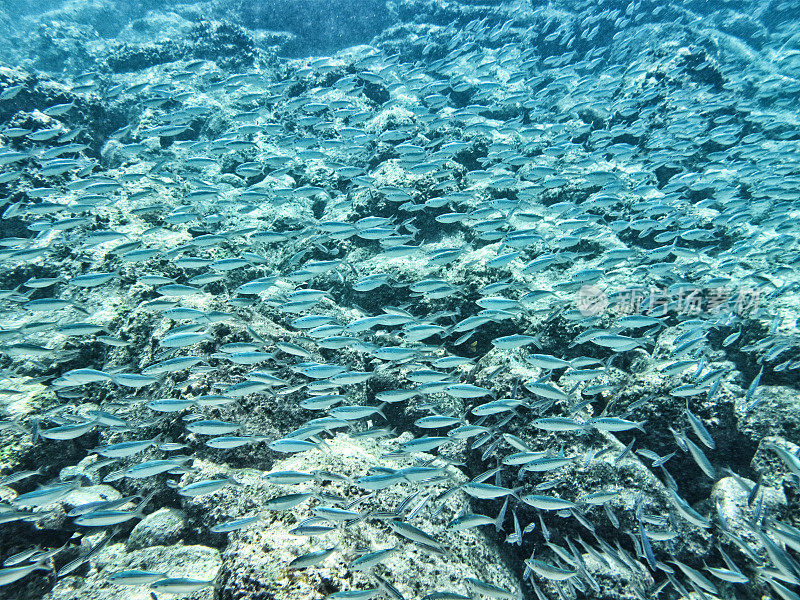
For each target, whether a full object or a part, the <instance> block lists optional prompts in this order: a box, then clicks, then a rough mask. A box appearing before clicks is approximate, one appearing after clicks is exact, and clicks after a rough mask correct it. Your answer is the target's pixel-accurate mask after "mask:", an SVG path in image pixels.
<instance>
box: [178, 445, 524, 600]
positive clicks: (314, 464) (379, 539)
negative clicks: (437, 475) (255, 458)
mask: <svg viewBox="0 0 800 600" xmlns="http://www.w3.org/2000/svg"><path fill="white" fill-rule="evenodd" d="M403 439H409V438H408V437H407V436H406V437H404V438H401V440H399V441H402V440H403ZM363 442H365V443H362V442H359V443H358V444H356V443H354V441H353V440H352V439H351V438H350V437H349V436H347V435H338V436H336V437H334V438H333V439H330V440H328V441H326V447H325V448H324V449H321V450H311V451H309V452H306V453H302V454H296V455H293V456H290V457H288V458H285V459H282V460H278V461H276V462H274V463H273V464H272V466H271V469H270V471H269V472H276V471H299V472H310V471H317V472H319V473H320V476H321V479H320V484H314V483H313V482H310V483H309V484H305V485H301V486H285V485H274V484H270V483H267V482H265V481H264V480H263V479H262V475H261V473H259V472H256V471H250V470H247V471H240V472H236V471H231V472H230V473H229V474H230V475H231V476H232V477H233V478H234V479H236V480H237V481H238V482H239V483H240V484H241V486H228V487H225V488H224V489H222V490H220V491H218V492H215V493H213V494H211V495H208V496H202V497H198V498H190V499H187V500H186V501H185V505H186V510H187V512H188V513H189V514H190V515H194V516H195V517H197V518H201V519H202V520H203V523H204V527H213V526H214V525H219V524H221V523H225V522H229V521H231V520H234V519H239V518H243V517H246V516H259V517H260V519H259V520H258V521H257V522H256V523H254V524H252V525H250V526H248V527H247V528H243V529H240V530H237V531H233V532H231V533H228V534H227V536H228V543H227V545H226V547H225V550H224V553H223V560H224V565H225V566H224V572H223V575H222V578H221V579H222V582H223V583H222V591H221V593H222V595H223V597H231V598H260V597H263V596H265V595H269V596H270V597H274V598H287V599H289V598H298V597H303V598H321V597H323V596H324V595H326V594H328V593H331V592H335V591H339V590H348V589H358V588H361V587H365V586H369V579H368V578H367V577H366V573H362V572H361V571H359V570H357V569H355V568H351V569H348V568H347V567H346V566H345V565H346V564H347V563H348V562H351V561H352V560H355V559H356V558H358V556H359V555H360V554H363V553H364V552H366V551H377V550H380V549H384V548H389V547H395V546H397V547H398V548H403V552H402V553H401V552H398V553H397V556H391V555H389V556H387V557H386V559H385V560H384V561H381V566H379V567H378V571H377V572H379V573H381V574H386V575H387V576H388V574H391V580H392V581H393V583H394V585H396V586H397V587H398V589H399V590H400V592H401V593H403V594H404V595H405V596H406V597H409V596H417V595H424V594H426V593H428V592H430V591H434V590H438V591H454V592H458V593H464V589H465V588H464V585H465V582H464V578H465V577H474V578H478V579H481V580H483V581H487V582H489V583H493V584H494V585H498V586H500V587H503V588H505V589H508V590H514V589H518V587H519V584H518V583H517V578H516V576H515V575H514V574H513V573H512V571H511V570H510V569H509V568H508V567H507V566H506V564H505V559H504V556H503V553H501V552H500V551H499V550H498V549H497V548H496V547H495V546H494V544H493V542H492V540H491V538H490V537H488V536H487V535H485V534H484V533H482V532H481V531H479V530H478V529H470V530H465V531H458V532H449V533H448V532H446V531H445V526H446V525H447V524H448V523H449V522H450V521H452V520H453V519H454V518H455V517H457V516H458V513H459V510H460V507H461V505H462V502H461V500H460V499H459V496H460V495H461V492H456V494H455V495H452V494H450V498H447V499H441V500H435V497H436V496H438V495H440V494H441V493H443V492H445V491H446V490H447V489H448V488H452V487H453V486H457V485H459V484H461V483H463V482H464V477H463V475H462V474H461V473H460V472H459V471H458V470H456V469H453V468H452V467H448V466H446V464H445V463H442V462H441V461H437V460H435V459H433V463H432V464H433V465H437V466H440V468H441V469H442V474H443V476H442V481H441V483H437V484H433V485H430V484H429V485H427V486H425V488H424V489H421V490H419V488H418V487H417V486H416V485H415V484H410V483H404V484H400V486H399V487H397V488H393V489H391V490H384V492H383V493H381V494H380V495H375V496H373V497H372V498H369V499H367V500H365V501H364V502H363V503H361V504H359V506H358V507H357V510H359V511H363V512H364V513H367V514H368V513H372V514H375V515H377V514H380V513H384V512H385V513H389V514H390V513H391V512H392V511H393V510H395V509H396V508H397V505H398V504H399V503H400V502H402V500H403V498H404V497H405V496H407V495H408V494H410V493H414V492H417V491H420V493H419V494H418V495H417V496H416V498H417V500H415V501H414V502H413V503H412V504H411V505H409V507H408V508H407V510H411V509H412V508H414V507H415V505H417V504H420V503H421V501H422V500H423V499H424V498H426V497H427V498H428V499H429V503H428V506H426V507H424V508H422V509H421V512H419V514H418V515H417V516H416V518H415V519H414V521H413V523H414V525H415V526H416V527H419V528H420V529H422V530H424V531H426V532H427V533H429V534H431V535H433V536H435V537H436V539H437V540H438V541H439V543H440V544H441V547H440V548H438V547H437V548H426V547H423V546H418V545H415V544H414V543H413V542H411V541H409V540H407V539H405V538H402V537H400V536H398V535H397V534H396V533H393V532H392V530H391V529H390V528H389V527H388V526H387V525H386V523H385V522H382V520H379V519H375V518H367V519H363V520H357V521H354V520H352V519H351V521H352V522H351V523H350V524H349V525H344V524H342V525H340V526H339V527H337V528H333V529H332V530H330V531H329V532H327V533H325V534H324V535H322V536H321V537H317V536H314V537H305V536H302V535H292V534H291V533H290V531H289V530H291V529H292V528H293V526H295V525H297V524H299V523H300V521H302V520H303V519H305V518H307V517H313V516H314V509H313V508H312V504H316V505H317V506H336V505H340V502H339V501H337V500H336V497H345V498H346V497H347V496H348V495H349V493H350V492H349V490H351V489H352V487H351V486H352V483H349V482H348V478H349V480H350V481H352V480H353V479H356V478H358V477H360V476H362V475H364V474H366V473H367V472H368V471H369V470H370V469H372V468H377V467H379V466H380V467H382V468H390V467H391V468H401V467H403V466H405V465H408V464H414V462H415V461H412V460H410V459H406V460H391V459H383V458H381V454H383V452H384V451H385V447H384V444H383V443H378V442H369V441H363ZM419 458H420V459H421V460H425V458H426V457H425V456H424V455H420V456H419ZM427 458H428V459H432V457H427ZM440 463H441V464H440ZM203 471H204V472H205V473H206V474H207V473H209V471H206V468H204V470H203ZM325 473H331V475H330V477H331V478H330V479H328V476H326V475H325ZM333 474H336V475H333ZM215 477H219V474H217V475H216V476H215ZM313 489H317V490H318V493H320V494H322V496H321V497H320V498H319V500H320V502H312V503H309V502H304V503H303V504H301V505H300V506H298V507H297V508H295V509H293V510H288V511H287V510H270V509H269V500H270V499H272V498H275V497H277V496H280V495H283V494H287V493H300V492H302V491H304V490H313ZM328 498H329V499H328ZM331 502H333V504H331ZM342 508H344V507H342ZM353 508H354V509H355V508H356V507H353ZM388 518H390V517H388V516H387V519H388ZM217 535H219V534H217ZM323 548H335V549H336V550H335V557H333V556H332V557H331V559H330V560H323V561H321V562H320V563H319V564H318V565H317V566H309V567H307V568H304V569H300V570H298V569H293V568H291V567H290V563H291V561H293V560H295V559H297V558H298V557H299V556H301V555H305V554H307V553H309V552H312V551H316V550H321V549H323ZM408 554H410V558H409V557H408Z"/></svg>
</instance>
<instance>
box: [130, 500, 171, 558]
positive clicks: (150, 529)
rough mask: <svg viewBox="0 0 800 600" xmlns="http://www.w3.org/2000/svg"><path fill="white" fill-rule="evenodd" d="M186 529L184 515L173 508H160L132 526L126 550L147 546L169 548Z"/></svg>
mask: <svg viewBox="0 0 800 600" xmlns="http://www.w3.org/2000/svg"><path fill="white" fill-rule="evenodd" d="M185 529H186V515H185V514H184V513H183V511H181V510H178V509H175V508H160V509H158V510H156V511H154V512H151V513H150V514H149V515H147V516H146V517H145V518H144V519H142V520H141V521H139V522H138V523H137V524H136V525H134V527H133V529H131V532H130V533H129V534H128V541H127V542H125V544H126V547H127V549H128V550H139V549H141V548H147V547H148V546H170V545H172V544H176V543H178V542H179V541H180V539H181V536H182V534H183V533H184V531H185Z"/></svg>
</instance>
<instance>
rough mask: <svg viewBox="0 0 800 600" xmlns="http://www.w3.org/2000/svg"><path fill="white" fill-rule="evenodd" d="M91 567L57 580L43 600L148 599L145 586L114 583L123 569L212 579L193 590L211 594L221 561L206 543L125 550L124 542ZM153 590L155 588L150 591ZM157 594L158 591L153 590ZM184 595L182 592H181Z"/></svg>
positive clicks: (202, 597)
mask: <svg viewBox="0 0 800 600" xmlns="http://www.w3.org/2000/svg"><path fill="white" fill-rule="evenodd" d="M93 562H94V567H93V568H92V570H91V571H90V572H89V573H88V574H87V575H86V576H67V577H63V578H62V579H59V580H58V582H57V583H56V585H55V586H54V587H53V589H52V590H51V591H50V592H49V593H47V594H46V595H45V596H43V598H44V600H67V599H69V600H84V599H85V600H89V599H90V598H91V599H94V600H120V599H121V600H128V599H130V600H139V599H140V598H149V597H150V590H148V589H147V587H146V586H145V587H139V586H130V585H121V584H115V583H114V582H113V580H112V578H113V575H114V574H115V573H119V572H122V571H131V570H138V571H148V572H158V573H164V574H166V575H167V576H168V577H175V578H178V577H182V578H187V579H192V580H197V581H208V582H211V583H209V584H207V585H206V586H200V585H198V586H197V587H199V588H201V589H199V590H198V591H195V592H193V593H192V595H191V597H192V598H194V599H196V600H211V599H212V598H213V597H214V590H213V582H212V580H213V579H214V577H216V575H217V573H218V572H219V569H220V566H221V564H222V561H221V558H220V554H219V551H218V550H216V549H215V548H209V547H207V546H199V545H195V546H183V545H181V544H173V545H169V546H151V547H148V548H142V549H140V550H132V551H126V549H125V544H119V543H118V544H111V545H108V546H106V547H105V548H104V549H103V550H102V551H101V552H99V553H98V554H97V555H96V556H95V558H94V560H93ZM153 591H155V590H153ZM156 593H158V592H156ZM184 594H185V592H184Z"/></svg>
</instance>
